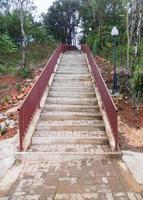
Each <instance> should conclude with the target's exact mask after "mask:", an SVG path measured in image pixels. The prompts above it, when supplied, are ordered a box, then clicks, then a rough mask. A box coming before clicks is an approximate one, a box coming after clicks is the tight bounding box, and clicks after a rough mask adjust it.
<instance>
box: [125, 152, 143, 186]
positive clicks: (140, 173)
mask: <svg viewBox="0 0 143 200" xmlns="http://www.w3.org/2000/svg"><path fill="white" fill-rule="evenodd" d="M123 161H124V162H125V163H126V165H127V166H128V168H129V170H130V171H131V173H132V174H133V176H134V178H135V179H136V181H137V182H138V183H139V184H143V153H137V152H133V151H123Z"/></svg>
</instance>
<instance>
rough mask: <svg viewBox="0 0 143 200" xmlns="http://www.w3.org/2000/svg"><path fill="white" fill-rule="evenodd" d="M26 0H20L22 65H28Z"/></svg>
mask: <svg viewBox="0 0 143 200" xmlns="http://www.w3.org/2000/svg"><path fill="white" fill-rule="evenodd" d="M24 1H25V0H23V1H20V6H21V8H20V23H21V34H22V67H25V66H26V34H25V30H24V12H23V3H24Z"/></svg>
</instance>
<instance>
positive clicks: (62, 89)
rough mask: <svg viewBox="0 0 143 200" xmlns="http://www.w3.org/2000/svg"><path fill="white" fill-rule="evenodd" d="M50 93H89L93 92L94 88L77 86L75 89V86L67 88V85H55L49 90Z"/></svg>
mask: <svg viewBox="0 0 143 200" xmlns="http://www.w3.org/2000/svg"><path fill="white" fill-rule="evenodd" d="M50 91H57V92H59V91H60V92H66V91H69V92H82V93H89V92H94V88H93V86H91V87H88V86H85V85H82V86H78V87H75V86H73V85H72V86H67V85H64V86H63V85H57V86H53V85H52V87H51V88H50Z"/></svg>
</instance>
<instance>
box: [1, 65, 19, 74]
mask: <svg viewBox="0 0 143 200" xmlns="http://www.w3.org/2000/svg"><path fill="white" fill-rule="evenodd" d="M16 71H17V69H16V67H15V66H10V65H1V64H0V74H3V75H6V74H16Z"/></svg>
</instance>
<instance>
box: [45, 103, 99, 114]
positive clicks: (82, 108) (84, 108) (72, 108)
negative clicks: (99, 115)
mask: <svg viewBox="0 0 143 200" xmlns="http://www.w3.org/2000/svg"><path fill="white" fill-rule="evenodd" d="M47 111H63V112H64V111H68V112H90V113H95V112H97V111H99V106H98V105H97V106H88V105H66V104H64V105H61V104H50V105H49V104H45V106H44V108H43V112H47Z"/></svg>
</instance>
